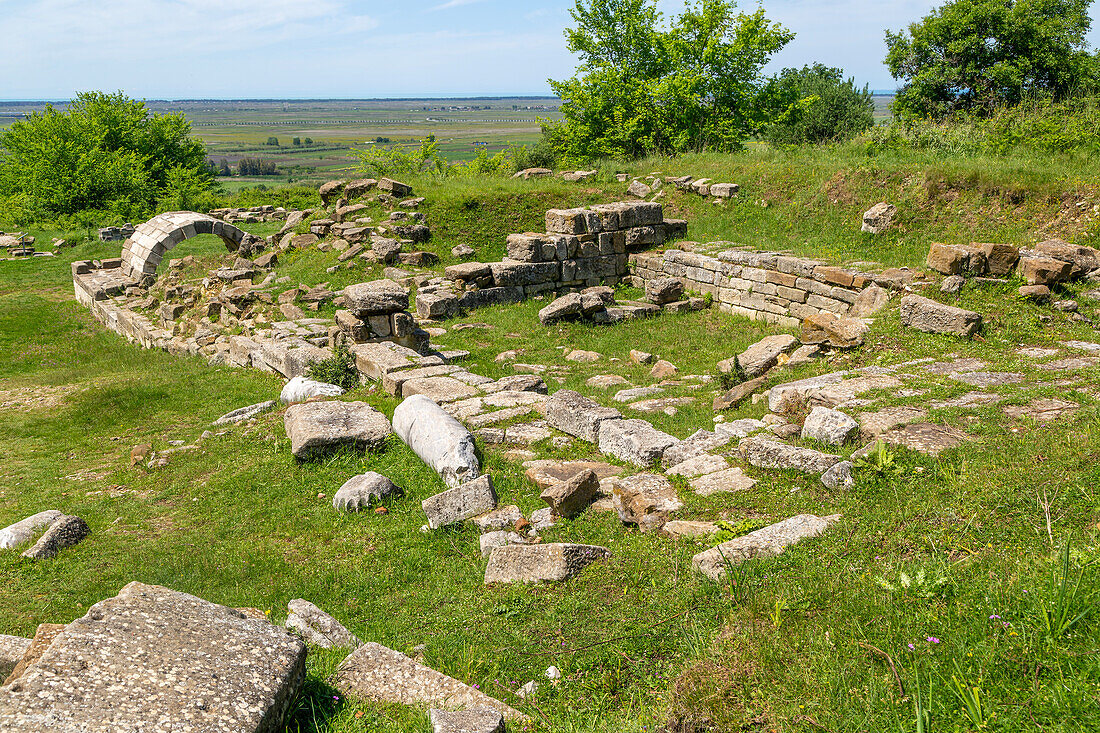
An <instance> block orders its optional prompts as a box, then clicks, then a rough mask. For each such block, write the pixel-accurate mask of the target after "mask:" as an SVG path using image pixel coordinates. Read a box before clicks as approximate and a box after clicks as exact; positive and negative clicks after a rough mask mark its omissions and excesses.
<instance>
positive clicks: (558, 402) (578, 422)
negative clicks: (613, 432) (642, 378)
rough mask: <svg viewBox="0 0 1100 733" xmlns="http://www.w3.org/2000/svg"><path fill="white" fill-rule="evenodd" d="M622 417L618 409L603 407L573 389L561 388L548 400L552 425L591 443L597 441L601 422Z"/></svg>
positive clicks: (548, 418) (548, 413) (549, 417)
mask: <svg viewBox="0 0 1100 733" xmlns="http://www.w3.org/2000/svg"><path fill="white" fill-rule="evenodd" d="M621 417H622V414H621V413H620V412H619V411H618V410H616V409H613V408H611V407H603V406H601V405H599V404H597V403H596V402H593V401H592V400H590V399H588V398H587V397H585V396H584V395H582V394H580V393H579V392H574V391H573V390H571V389H559V390H558V391H557V392H555V393H554V394H552V395H550V397H549V398H548V399H547V400H546V421H547V422H548V423H550V426H551V427H554V428H557V429H558V430H560V431H562V432H563V433H568V434H569V435H572V436H574V437H577V438H580V439H581V440H587V441H588V442H589V443H595V442H596V440H597V438H598V436H599V428H600V424H601V423H603V422H604V421H607V420H617V419H619V418H621Z"/></svg>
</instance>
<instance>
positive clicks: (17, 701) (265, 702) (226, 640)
mask: <svg viewBox="0 0 1100 733" xmlns="http://www.w3.org/2000/svg"><path fill="white" fill-rule="evenodd" d="M305 659H306V646H305V644H304V643H303V642H302V641H301V640H300V639H298V638H297V637H296V636H294V635H292V634H290V633H288V632H287V631H285V630H283V629H280V628H279V627H277V626H275V625H273V624H272V623H270V622H269V621H267V620H266V619H256V618H249V617H247V616H245V615H244V614H243V613H241V612H240V611H237V610H234V609H232V608H226V607H225V606H219V605H216V604H214V603H210V602H208V601H204V600H202V599H201V598H196V597H195V596H191V595H188V594H186V593H179V592H177V591H173V590H169V589H168V588H162V587H159V586H154V585H145V584H142V583H130V584H129V585H127V586H126V587H125V588H123V589H122V590H121V591H120V592H119V594H118V595H117V596H115V597H114V598H109V599H107V600H105V601H101V602H99V603H97V604H95V605H94V606H92V607H91V608H89V609H88V613H87V614H85V616H84V617H83V618H80V619H77V620H76V621H74V622H73V623H71V624H69V625H68V626H66V627H65V630H64V631H63V632H62V633H61V634H60V635H58V637H57V638H55V639H54V641H53V643H52V644H51V645H50V646H49V648H48V649H47V650H46V651H45V652H44V653H43V654H42V656H41V657H40V658H39V659H38V661H37V662H35V663H34V664H32V665H31V666H30V667H28V668H27V669H26V671H24V672H23V674H22V676H20V677H19V679H18V680H17V681H16V682H15V683H14V684H10V685H7V686H5V687H0V730H4V731H20V732H21V733H46V732H47V731H49V732H50V733H92V732H93V731H94V732H102V733H108V732H111V733H123V732H134V733H136V732H137V731H186V730H191V731H196V732H197V731H203V733H246V732H247V733H275V732H276V731H282V728H283V726H282V723H283V719H284V716H285V714H286V712H287V709H288V707H289V705H290V702H291V700H292V699H293V697H294V694H295V693H296V692H297V690H298V688H299V686H300V685H301V683H302V680H303V679H304V677H305Z"/></svg>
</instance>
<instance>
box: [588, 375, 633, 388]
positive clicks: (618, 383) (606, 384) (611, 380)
mask: <svg viewBox="0 0 1100 733" xmlns="http://www.w3.org/2000/svg"><path fill="white" fill-rule="evenodd" d="M584 383H585V384H586V385H588V386H589V387H596V388H598V389H610V388H612V387H628V386H629V385H630V382H628V381H626V379H625V378H623V377H621V376H619V375H618V374H599V375H597V376H595V377H589V378H588V379H587V380H585V382H584Z"/></svg>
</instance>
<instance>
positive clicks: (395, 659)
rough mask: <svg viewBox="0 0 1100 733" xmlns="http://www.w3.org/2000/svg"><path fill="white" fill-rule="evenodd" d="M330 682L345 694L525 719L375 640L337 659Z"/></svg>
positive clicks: (378, 700) (497, 701)
mask: <svg viewBox="0 0 1100 733" xmlns="http://www.w3.org/2000/svg"><path fill="white" fill-rule="evenodd" d="M333 684H334V685H335V687H336V689H338V690H340V691H341V692H343V693H344V694H345V695H353V696H355V697H360V698H363V699H366V700H373V701H375V702H382V703H397V704H400V705H412V706H416V707H420V708H423V707H425V706H430V707H439V708H447V709H453V710H462V709H467V708H476V707H486V708H492V709H493V710H496V711H497V712H499V713H500V714H501V715H503V716H504V717H505V718H507V719H509V720H514V721H516V722H522V721H525V720H527V719H528V718H527V716H526V715H524V714H523V713H521V712H519V711H518V710H514V709H513V708H511V707H509V706H507V705H505V704H504V703H502V702H500V701H499V700H496V699H494V698H491V697H489V696H488V695H486V694H485V693H483V692H480V691H478V690H475V689H474V688H473V687H470V686H469V685H467V684H465V683H463V682H459V681H458V680H456V679H454V678H453V677H448V676H447V675H445V674H443V673H442V672H437V671H435V670H434V669H431V668H430V667H425V666H424V665H423V664H420V663H418V662H416V661H415V660H413V659H412V658H411V657H407V656H405V655H404V654H402V653H401V652H395V651H393V650H392V649H387V648H386V647H384V646H382V645H381V644H375V643H374V642H368V643H366V644H364V645H363V646H361V647H359V648H358V649H356V650H355V651H354V652H352V653H351V654H350V655H348V657H347V658H346V659H345V660H344V661H343V662H341V663H340V666H339V667H338V668H337V669H336V672H335V674H334V675H333Z"/></svg>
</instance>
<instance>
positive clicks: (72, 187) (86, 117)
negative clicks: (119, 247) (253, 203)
mask: <svg viewBox="0 0 1100 733" xmlns="http://www.w3.org/2000/svg"><path fill="white" fill-rule="evenodd" d="M190 135H191V125H190V123H189V122H187V120H186V119H185V118H184V116H183V115H182V114H153V113H151V112H150V111H149V110H148V109H146V107H145V105H144V104H143V103H142V102H137V101H134V100H132V99H130V98H128V97H126V96H125V95H124V94H122V93H121V92H119V93H115V94H105V93H102V92H85V93H82V94H80V95H79V96H78V97H77V98H76V99H74V100H72V102H71V103H70V104H69V105H68V107H67V109H65V110H64V111H60V110H58V109H56V108H54V107H53V106H52V105H47V107H46V109H45V110H43V111H42V112H36V113H34V114H32V115H30V116H29V117H28V118H27V119H25V120H19V121H17V122H15V123H14V124H13V125H12V126H11V127H10V128H9V129H7V130H5V131H3V132H0V201H3V202H4V203H5V204H6V205H7V206H8V207H10V208H12V209H16V210H19V211H21V212H23V213H24V214H25V215H27V216H30V217H32V218H34V219H48V218H55V217H58V216H66V215H73V214H77V213H79V212H83V211H99V212H103V213H105V214H108V215H113V216H115V217H117V218H123V219H136V218H140V217H142V216H144V215H145V214H147V213H149V212H150V211H151V210H152V209H153V207H154V206H155V205H156V201H157V199H158V198H159V197H161V196H163V195H164V194H165V192H166V191H168V190H169V189H170V188H174V187H177V186H178V184H179V182H180V181H181V180H184V179H186V180H188V181H189V186H191V187H192V188H193V187H194V186H195V185H197V184H198V183H199V182H205V183H206V185H209V183H210V181H211V180H212V175H211V172H210V169H209V167H208V166H207V164H206V153H205V151H204V149H203V146H202V143H201V142H199V141H197V140H194V139H192V138H191V136H190Z"/></svg>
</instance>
